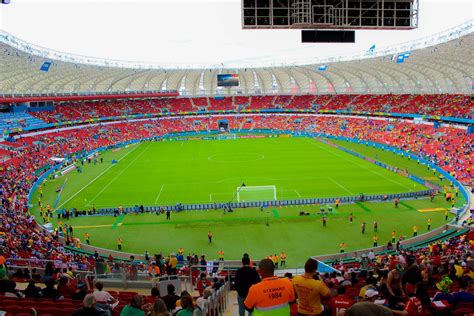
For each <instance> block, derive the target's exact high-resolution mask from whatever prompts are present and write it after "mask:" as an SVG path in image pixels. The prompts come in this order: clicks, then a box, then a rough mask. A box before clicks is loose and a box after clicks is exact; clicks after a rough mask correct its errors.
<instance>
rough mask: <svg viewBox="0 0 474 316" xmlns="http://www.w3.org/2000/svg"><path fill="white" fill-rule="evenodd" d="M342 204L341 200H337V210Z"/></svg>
mask: <svg viewBox="0 0 474 316" xmlns="http://www.w3.org/2000/svg"><path fill="white" fill-rule="evenodd" d="M340 203H341V200H339V199H336V210H337V209H338V208H339V204H340Z"/></svg>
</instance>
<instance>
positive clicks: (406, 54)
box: [403, 52, 411, 59]
mask: <svg viewBox="0 0 474 316" xmlns="http://www.w3.org/2000/svg"><path fill="white" fill-rule="evenodd" d="M410 54H411V52H404V53H403V58H405V59H406V58H408V57H410Z"/></svg>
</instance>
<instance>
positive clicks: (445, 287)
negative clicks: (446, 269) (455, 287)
mask: <svg viewBox="0 0 474 316" xmlns="http://www.w3.org/2000/svg"><path fill="white" fill-rule="evenodd" d="M452 283H453V281H452V280H451V279H450V278H449V276H447V275H445V276H444V277H443V278H442V279H441V281H439V282H438V283H436V288H437V289H438V290H439V292H436V293H435V295H434V297H433V301H447V302H448V303H449V304H451V303H452V302H453V296H452V295H451V294H449V288H450V287H451V284H452Z"/></svg>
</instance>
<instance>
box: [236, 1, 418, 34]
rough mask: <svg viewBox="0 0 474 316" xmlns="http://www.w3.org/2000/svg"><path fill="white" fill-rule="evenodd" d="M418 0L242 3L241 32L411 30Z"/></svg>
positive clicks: (416, 13) (414, 23)
mask: <svg viewBox="0 0 474 316" xmlns="http://www.w3.org/2000/svg"><path fill="white" fill-rule="evenodd" d="M417 26H418V0H242V28H243V29H268V28H270V29H271V28H273V29H349V30H351V29H353V30H357V29H414V28H416V27H417Z"/></svg>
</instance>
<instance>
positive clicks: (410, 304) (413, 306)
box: [405, 296, 423, 316]
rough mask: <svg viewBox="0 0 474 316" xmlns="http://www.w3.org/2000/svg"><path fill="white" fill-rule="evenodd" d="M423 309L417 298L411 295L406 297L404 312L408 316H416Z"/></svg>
mask: <svg viewBox="0 0 474 316" xmlns="http://www.w3.org/2000/svg"><path fill="white" fill-rule="evenodd" d="M422 311H423V306H422V305H421V302H420V300H419V299H418V298H416V297H415V296H412V297H410V298H409V299H408V301H407V304H406V306H405V312H407V315H408V316H418V315H420V314H421V312H422Z"/></svg>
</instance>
